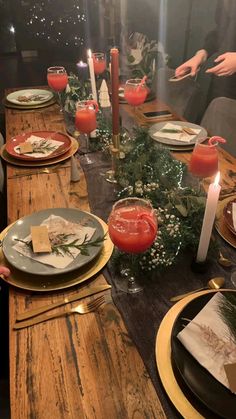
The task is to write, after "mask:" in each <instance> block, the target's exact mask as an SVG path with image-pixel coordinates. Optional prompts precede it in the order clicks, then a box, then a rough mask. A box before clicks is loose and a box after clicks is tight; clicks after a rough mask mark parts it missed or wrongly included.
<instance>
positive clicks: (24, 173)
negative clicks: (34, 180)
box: [8, 165, 71, 179]
mask: <svg viewBox="0 0 236 419" xmlns="http://www.w3.org/2000/svg"><path fill="white" fill-rule="evenodd" d="M67 167H71V166H70V165H67V166H61V165H55V166H52V167H50V169H48V168H45V169H40V170H35V169H32V170H27V171H22V172H21V171H20V172H16V173H15V174H14V175H12V176H9V177H8V179H15V178H18V177H24V176H33V175H39V174H42V173H46V174H50V173H56V172H57V171H58V170H60V169H66V168H67Z"/></svg>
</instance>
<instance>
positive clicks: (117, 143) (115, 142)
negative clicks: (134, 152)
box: [112, 134, 120, 152]
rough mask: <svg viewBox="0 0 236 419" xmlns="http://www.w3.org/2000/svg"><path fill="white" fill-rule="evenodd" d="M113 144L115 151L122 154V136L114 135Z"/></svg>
mask: <svg viewBox="0 0 236 419" xmlns="http://www.w3.org/2000/svg"><path fill="white" fill-rule="evenodd" d="M112 143H113V146H114V148H115V149H117V150H118V152H120V134H113V135H112Z"/></svg>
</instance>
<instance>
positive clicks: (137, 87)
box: [124, 77, 148, 110]
mask: <svg viewBox="0 0 236 419" xmlns="http://www.w3.org/2000/svg"><path fill="white" fill-rule="evenodd" d="M145 80H146V77H144V78H143V79H129V80H127V82H126V83H125V88H124V97H125V100H126V102H127V103H128V104H129V105H131V106H134V110H136V107H137V106H139V105H142V104H143V103H144V102H145V100H146V98H147V95H148V88H147V86H146V84H145Z"/></svg>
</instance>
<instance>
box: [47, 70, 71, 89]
mask: <svg viewBox="0 0 236 419" xmlns="http://www.w3.org/2000/svg"><path fill="white" fill-rule="evenodd" d="M47 79H48V85H49V87H51V89H52V90H55V92H62V91H63V90H64V89H65V88H66V86H67V83H68V76H67V74H66V73H65V74H63V73H62V74H60V73H58V74H57V73H48V75H47Z"/></svg>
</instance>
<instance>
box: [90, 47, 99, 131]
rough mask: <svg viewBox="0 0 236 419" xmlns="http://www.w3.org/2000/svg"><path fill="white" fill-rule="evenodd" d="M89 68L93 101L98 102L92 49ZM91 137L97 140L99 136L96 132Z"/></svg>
mask: <svg viewBox="0 0 236 419" xmlns="http://www.w3.org/2000/svg"><path fill="white" fill-rule="evenodd" d="M88 66H89V74H90V81H91V88H92V95H93V100H96V102H97V101H98V96H97V89H96V80H95V73H94V64H93V57H92V51H91V49H88ZM89 136H90V137H91V138H96V136H97V132H96V130H94V131H92V132H90V135H89Z"/></svg>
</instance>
